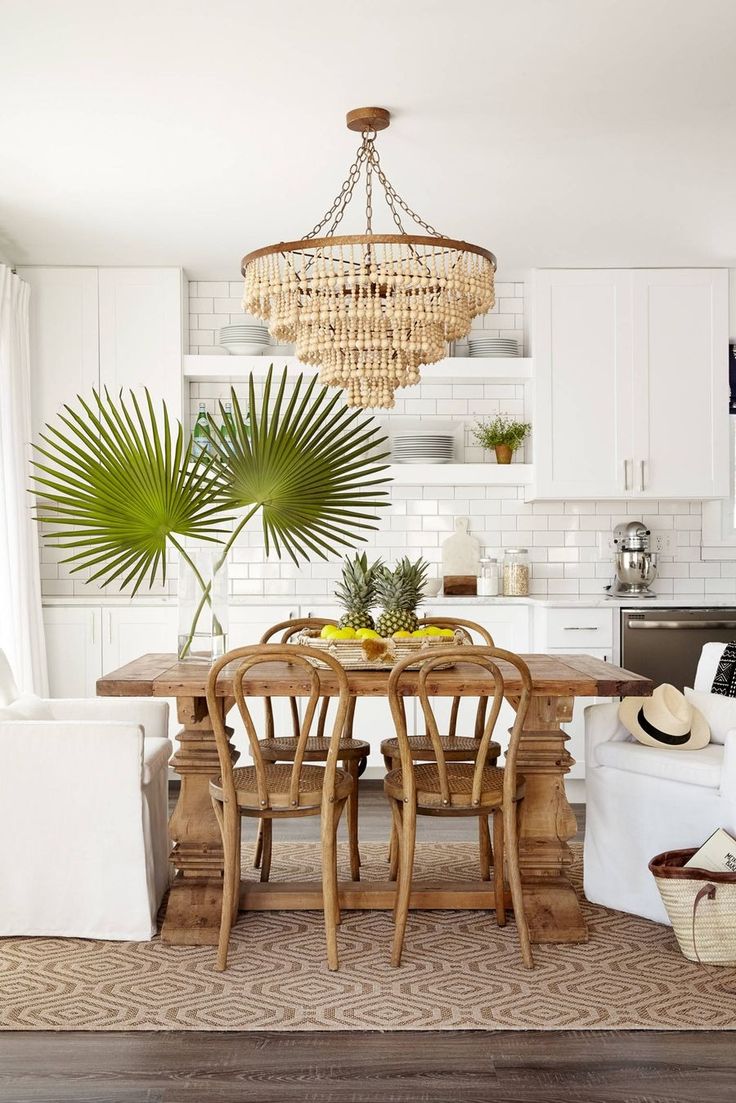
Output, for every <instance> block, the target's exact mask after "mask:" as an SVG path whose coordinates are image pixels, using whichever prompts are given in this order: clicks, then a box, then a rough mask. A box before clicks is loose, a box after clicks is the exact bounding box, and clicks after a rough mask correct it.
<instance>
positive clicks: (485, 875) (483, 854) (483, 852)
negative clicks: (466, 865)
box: [478, 816, 491, 881]
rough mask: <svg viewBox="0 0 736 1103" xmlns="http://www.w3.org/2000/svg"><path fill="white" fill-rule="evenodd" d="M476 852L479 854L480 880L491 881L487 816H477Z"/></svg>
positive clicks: (489, 836) (489, 838)
mask: <svg viewBox="0 0 736 1103" xmlns="http://www.w3.org/2000/svg"><path fill="white" fill-rule="evenodd" d="M478 850H479V853H480V879H481V881H490V879H491V834H490V831H489V829H488V816H478Z"/></svg>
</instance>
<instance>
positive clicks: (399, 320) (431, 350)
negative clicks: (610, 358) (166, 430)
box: [242, 107, 496, 407]
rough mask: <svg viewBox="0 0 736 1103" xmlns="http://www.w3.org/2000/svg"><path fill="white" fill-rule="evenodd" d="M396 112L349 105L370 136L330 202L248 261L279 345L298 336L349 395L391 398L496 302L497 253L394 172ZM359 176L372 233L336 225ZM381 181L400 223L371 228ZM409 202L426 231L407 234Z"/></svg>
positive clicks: (249, 297)
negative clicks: (414, 198) (382, 138)
mask: <svg viewBox="0 0 736 1103" xmlns="http://www.w3.org/2000/svg"><path fill="white" fill-rule="evenodd" d="M389 121H390V115H389V112H388V111H386V110H385V108H382V107H363V108H358V109H357V110H355V111H349V112H348V115H347V125H348V129H350V130H355V131H358V132H360V133H361V134H362V141H361V144H360V146H359V148H358V152H357V155H356V158H355V161H354V162H353V164H352V165H351V166H350V171H349V172H348V176H347V178H346V180H345V181H344V183H343V185H342V187H341V188H340V191H339V192H338V194H337V196H336V197H335V200H334V201H333V203H332V205H331V207H330V208H329V210H328V211H327V213H326V214H325V215H324V217H323V218H322V219H320V221H319V222H318V223H317V224H316V225H315V226H314V228H313V229H312V230H310V232H309V233H308V234H305V235H304V237H302V238H300V239H299V240H298V241H281V242H279V243H278V244H277V245H269V246H266V247H265V248H263V249H256V250H255V251H254V252H252V253H248V254H247V256H245V257H243V263H242V272H243V276H244V278H245V292H244V297H243V308H244V309H245V310H246V312H247V313H248V314H254V315H255V316H256V317H259V318H262V319H263V320H264V321H266V322H267V323H268V328H269V330H270V332H271V334H272V336H273V337H274V338H275V340H276V341H278V342H279V343H280V344H292V343H293V344H294V346H295V351H296V355H297V357H298V359H299V360H301V361H302V363H305V364H316V365H319V369H320V370H319V376H320V382H322V383H326V384H329V385H332V386H339V387H343V388H344V389H345V391H346V397H347V403H348V405H349V406H381V407H391V406H393V405H394V392H395V390H396V388H397V387H405V386H408V385H409V384H413V383H418V382H419V379H420V375H419V367H420V365H421V364H434V363H436V362H437V361H438V360H441V359H442V358H443V357H444V356H445V355H446V354H447V342H448V341H456V340H458V339H459V338H461V337H464V336H465V335H466V334H467V333H468V331H469V329H470V326H471V323H472V320H473V318H474V317H475V316H476V315H478V314H485V313H486V311H488V310H490V309H491V307H492V306H493V303H494V301H495V300H494V290H493V281H494V274H495V270H496V258H495V257H494V255H493V253H491V252H489V251H488V250H487V249H483V248H481V246H479V245H470V244H469V243H468V242H466V241H458V240H455V239H453V238H447V237H444V236H443V235H442V234H440V233H439V231H438V230H436V229H435V228H434V226H431V225H430V224H429V223H428V222H425V221H424V219H422V218H420V217H419V215H417V214H416V213H415V212H414V211H413V210H412V209H411V208H410V207H409V205H408V204H407V203H406V202H405V201H404V200H403V199H402V198H401V196H400V195H399V193H398V192H397V191H396V189H395V188H394V186H393V185H392V184H391V182H390V181H389V179H388V178H387V176H386V174H385V172H384V170H383V167H382V165H381V161H380V157H379V154H378V150H377V149H376V144H375V143H376V135H377V133H378V132H379V131H380V130H385V129H386V127H387V126H388V125H389ZM361 176H363V177H364V180H365V197H366V198H365V221H366V224H365V232H364V233H362V234H350V235H339V234H338V233H337V232H336V231H337V229H338V227H339V225H340V223H341V221H342V219H343V216H344V214H345V211H346V208H347V207H348V204H349V203H350V201H351V199H352V198H353V192H354V190H355V187H356V185H357V184H358V181H359V180H360V178H361ZM376 181H377V182H378V184H379V185H380V186H381V188H382V189H383V196H384V199H385V201H386V204H387V205H388V209H389V211H390V213H391V217H392V219H393V222H394V224H395V226H396V229H397V231H398V232H397V233H391V234H384V233H379V232H377V231H375V230H374V228H373V217H374V209H373V204H374V198H375V196H374V188H375V184H376ZM375 190H377V189H375ZM402 213H403V214H404V215H408V216H409V218H411V219H412V220H413V221H414V223H415V225H416V228H418V230H420V231H422V232H417V233H407V232H406V230H405V229H404V225H403V222H402Z"/></svg>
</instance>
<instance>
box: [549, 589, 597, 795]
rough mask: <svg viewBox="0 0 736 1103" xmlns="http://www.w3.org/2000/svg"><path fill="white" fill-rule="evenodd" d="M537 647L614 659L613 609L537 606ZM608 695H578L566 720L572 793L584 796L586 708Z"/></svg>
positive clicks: (561, 653)
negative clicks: (567, 722)
mask: <svg viewBox="0 0 736 1103" xmlns="http://www.w3.org/2000/svg"><path fill="white" fill-rule="evenodd" d="M534 650H535V651H542V652H546V653H547V654H549V655H560V656H562V655H590V656H592V658H594V659H602V660H603V661H604V662H611V661H612V658H613V609H612V608H588V609H586V608H581V607H579V606H569V607H567V608H563V607H560V606H537V607H536V608H535V610H534ZM608 700H610V698H608V697H576V698H575V704H574V708H573V716H572V721H571V722H570V723H569V724H563V725H562V726H563V728H564V730H565V731H566V732H567V734H568V736H569V737H570V738H569V742H568V744H567V749H568V751H569V752H570V754H571V755H572V757H573V758H574V759H575V763H574V765H573V767H572V769H571V770H570V773H569V774H568V775H567V781H568V782H569V783H572V784H571V785H568V789H569V790H570V797H571V799H573V800H582V799H583V798H584V791H583V784H582V783H583V780H584V778H585V709H586V708H587V706H588V705H595V704H600V703H602V702H604V701H608Z"/></svg>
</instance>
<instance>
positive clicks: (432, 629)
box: [424, 624, 443, 636]
mask: <svg viewBox="0 0 736 1103" xmlns="http://www.w3.org/2000/svg"><path fill="white" fill-rule="evenodd" d="M442 632H443V629H442V628H438V627H437V625H436V624H430V625H428V626H427V627H426V628H425V629H424V635H425V636H441V635H442Z"/></svg>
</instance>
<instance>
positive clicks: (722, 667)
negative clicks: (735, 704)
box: [711, 643, 736, 697]
mask: <svg viewBox="0 0 736 1103" xmlns="http://www.w3.org/2000/svg"><path fill="white" fill-rule="evenodd" d="M711 693H720V694H721V695H722V696H723V697H736V643H727V644H726V646H725V648H724V650H723V654H722V655H721V657H720V659H719V661H718V669H717V670H716V674H715V677H714V679H713V685H712V686H711Z"/></svg>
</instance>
